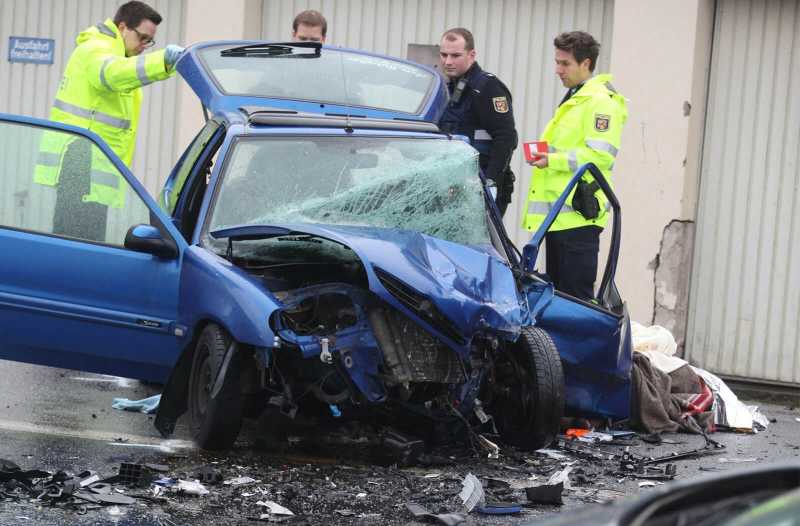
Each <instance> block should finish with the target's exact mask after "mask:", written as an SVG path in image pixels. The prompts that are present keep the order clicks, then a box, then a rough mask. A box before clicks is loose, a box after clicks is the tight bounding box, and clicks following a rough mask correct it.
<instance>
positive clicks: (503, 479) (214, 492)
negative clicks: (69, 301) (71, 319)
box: [0, 361, 800, 526]
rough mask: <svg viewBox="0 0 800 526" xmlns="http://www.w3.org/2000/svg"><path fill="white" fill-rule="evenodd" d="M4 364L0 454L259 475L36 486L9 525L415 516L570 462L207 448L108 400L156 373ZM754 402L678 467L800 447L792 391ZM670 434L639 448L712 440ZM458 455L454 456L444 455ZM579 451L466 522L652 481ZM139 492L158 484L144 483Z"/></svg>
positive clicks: (632, 489)
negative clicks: (120, 497) (179, 484)
mask: <svg viewBox="0 0 800 526" xmlns="http://www.w3.org/2000/svg"><path fill="white" fill-rule="evenodd" d="M0 373H2V375H3V382H2V385H1V386H0V395H1V396H0V458H3V459H8V460H11V461H14V462H16V463H17V464H19V465H20V466H21V467H22V468H23V469H32V468H40V469H44V470H47V471H51V472H55V471H58V470H64V471H67V472H72V473H78V472H80V471H83V470H86V469H89V470H93V471H97V472H98V473H99V474H101V475H103V476H110V475H113V474H115V472H116V471H115V470H116V469H117V467H118V466H119V464H120V463H121V462H150V463H157V464H165V465H166V466H167V468H168V475H169V476H172V477H184V478H189V477H191V475H192V474H194V473H195V472H196V471H197V470H198V469H199V468H201V467H203V466H211V467H213V468H216V469H219V470H220V471H221V473H222V475H223V476H224V478H226V479H228V478H233V477H237V476H250V477H252V478H254V479H256V480H259V481H260V482H257V483H253V484H248V485H245V486H239V487H231V486H220V485H214V486H212V485H208V486H207V487H208V489H209V490H210V491H211V493H210V494H209V495H207V496H204V497H191V496H178V495H173V494H168V495H167V496H166V500H164V501H162V502H160V503H155V502H152V500H151V501H148V500H139V501H138V502H137V504H134V505H129V506H111V507H98V508H97V509H88V510H78V511H75V510H62V509H53V508H51V507H47V506H42V504H41V502H31V501H28V500H27V499H22V500H10V499H9V500H5V501H3V500H2V499H0V524H4V525H6V524H78V525H90V524H91V525H94V524H97V525H101V524H115V525H127V524H130V525H133V524H141V525H169V524H200V525H203V524H220V523H225V524H255V522H253V521H252V520H251V518H253V517H259V515H260V514H261V513H263V511H264V510H263V507H260V506H258V505H256V502H258V501H259V500H262V501H266V500H272V501H275V502H278V503H281V504H283V505H285V506H287V507H288V508H290V509H292V510H293V511H294V512H295V513H296V514H297V515H299V516H300V517H296V518H295V519H294V520H292V521H291V524H293V525H294V524H381V525H382V526H385V525H389V524H409V523H412V520H411V519H412V518H411V515H410V514H409V513H408V511H407V510H406V509H405V503H406V502H418V503H421V504H423V505H425V506H426V507H427V508H428V509H429V510H431V511H433V512H445V511H459V507H458V504H459V500H458V497H457V493H458V492H459V491H460V489H461V481H462V480H463V478H464V476H465V475H466V474H467V473H468V472H472V473H475V474H476V475H478V476H479V477H481V478H482V479H483V480H486V479H487V478H493V479H496V480H497V481H499V482H495V483H493V487H492V488H490V491H491V492H493V493H494V494H495V496H496V497H497V498H498V499H511V500H516V501H520V502H524V501H525V498H524V493H523V492H522V491H521V490H519V489H515V488H519V487H522V486H526V485H533V484H539V483H541V482H543V481H544V480H546V479H547V478H548V477H549V476H550V475H552V473H554V472H556V471H558V470H560V469H562V468H563V464H562V463H561V462H558V461H554V460H550V459H547V458H545V457H541V456H536V455H524V454H521V453H516V452H514V451H511V450H508V449H504V451H503V455H501V457H500V459H498V460H485V459H484V460H481V459H475V458H472V457H469V456H466V455H467V452H464V451H462V452H460V453H459V452H458V451H450V452H448V454H447V455H445V458H442V459H440V460H443V461H445V463H444V464H441V463H439V464H437V465H431V466H425V467H414V468H402V469H401V468H397V467H393V466H381V465H378V464H376V463H375V460H374V459H372V458H370V457H369V456H367V455H366V452H365V451H362V450H361V449H360V448H359V444H357V443H354V444H351V446H350V447H346V448H341V449H340V450H339V453H336V450H335V449H329V450H326V451H325V452H324V453H322V452H320V451H319V450H318V449H315V448H312V450H310V451H309V450H308V449H305V450H304V449H303V447H302V443H300V444H297V445H295V446H292V447H291V448H290V449H288V450H287V449H286V447H283V449H282V450H281V451H276V450H274V449H269V450H264V448H262V447H258V446H259V445H258V443H257V442H258V440H257V438H258V436H259V435H258V433H257V426H256V425H253V424H251V425H249V426H248V428H247V429H245V431H244V432H243V434H242V437H241V439H240V441H239V443H238V444H237V447H236V448H235V449H234V450H233V451H231V452H229V453H227V454H225V455H219V456H212V455H208V454H204V453H202V452H200V451H198V450H196V449H195V448H194V447H193V446H192V444H191V442H190V441H189V440H188V434H187V430H186V428H185V425H179V427H178V430H177V433H176V436H175V438H174V440H170V441H163V440H161V439H160V437H159V436H158V434H157V433H156V431H155V429H154V428H153V427H152V417H149V416H147V415H141V414H136V413H127V412H120V411H115V410H113V409H111V401H112V399H113V398H114V397H125V398H131V399H139V398H144V397H146V396H149V395H151V394H153V393H155V392H157V389H158V388H157V387H155V386H146V385H142V384H139V383H138V382H133V381H127V380H122V379H118V378H111V377H104V376H98V375H90V374H84V373H77V372H73V371H64V370H57V369H49V368H42V367H35V366H28V365H22V364H16V363H11V362H4V361H0ZM757 403H758V404H760V406H761V407H762V411H763V412H764V413H765V414H766V415H767V416H768V417H769V418H772V419H774V422H773V423H771V424H770V427H769V429H768V430H767V431H766V432H763V433H760V434H758V435H740V434H729V433H725V434H723V433H719V434H716V435H714V436H713V438H714V439H715V440H717V441H719V442H721V443H723V444H725V445H726V446H727V447H726V449H725V450H724V451H723V452H719V453H717V454H715V455H712V456H706V457H703V458H699V459H690V460H681V461H676V462H675V464H676V466H677V478H679V479H686V478H692V477H697V476H703V475H707V474H709V473H710V472H716V471H722V470H730V469H736V468H737V467H740V466H747V465H753V464H754V463H764V462H769V461H786V460H789V459H796V458H797V457H798V456H800V420H799V419H800V411H797V410H795V409H794V407H793V406H794V402H793V401H792V400H791V399H783V400H771V401H767V402H764V401H761V402H757ZM181 424H183V423H181ZM667 438H668V439H669V440H671V441H673V442H674V443H668V444H662V445H660V446H652V445H650V444H645V443H643V442H641V441H639V440H637V441H635V442H633V443H632V445H631V446H630V450H631V451H634V452H636V453H638V454H643V455H648V456H659V455H665V454H670V453H672V452H675V451H683V450H687V449H695V448H698V447H701V446H703V443H704V440H703V438H702V437H699V436H694V435H683V434H682V435H669V436H667ZM602 449H603V451H604V452H605V453H604V454H605V455H608V456H610V455H612V454H615V453H620V452H621V451H622V449H623V446H605V447H604V448H602ZM334 455H335V456H336V457H338V458H334ZM449 455H452V456H453V457H454V458H446V457H447V456H449ZM570 458H571V459H572V460H576V461H577V462H576V463H575V464H573V466H572V468H573V482H572V486H573V488H572V489H570V490H568V491H565V493H564V501H565V503H564V506H562V507H557V506H552V505H538V506H530V507H525V508H524V509H523V513H521V514H520V515H518V516H515V517H499V518H497V517H487V516H483V515H477V514H472V515H470V516H469V523H470V524H519V523H523V522H528V521H531V520H535V519H537V518H539V517H542V516H545V515H547V514H550V513H554V512H562V513H564V512H569V511H570V510H573V509H575V508H577V507H578V506H583V505H586V504H587V503H592V502H601V501H607V500H615V499H618V498H622V497H624V496H626V495H628V496H630V495H635V494H637V493H639V492H641V491H648V490H647V489H646V488H640V487H639V481H637V480H635V479H627V478H623V477H619V476H616V475H613V474H611V472H613V471H614V470H615V469H616V466H617V465H618V462H616V461H597V460H594V461H592V460H589V459H586V458H582V457H576V456H574V455H571V456H570ZM576 470H578V475H579V477H578V482H576V481H575V477H574V475H575V473H576ZM581 482H582V483H581ZM506 484H510V487H508V488H507V487H505V485H506ZM126 493H127V494H131V493H137V490H127V491H126ZM138 493H141V494H142V495H149V496H152V493H150V491H149V489H148V490H138ZM80 512H85V514H80Z"/></svg>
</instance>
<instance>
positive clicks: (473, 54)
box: [468, 48, 478, 60]
mask: <svg viewBox="0 0 800 526" xmlns="http://www.w3.org/2000/svg"><path fill="white" fill-rule="evenodd" d="M477 54H478V52H477V51H475V49H474V48H473V49H470V50H469V53H468V55H469V58H471V59H472V60H475V56H476V55H477Z"/></svg>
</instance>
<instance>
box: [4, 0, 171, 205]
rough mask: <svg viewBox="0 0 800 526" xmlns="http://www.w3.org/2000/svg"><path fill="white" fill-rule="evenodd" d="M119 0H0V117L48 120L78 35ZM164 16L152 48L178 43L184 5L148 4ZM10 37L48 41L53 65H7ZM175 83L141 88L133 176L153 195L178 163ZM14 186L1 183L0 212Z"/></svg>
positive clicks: (106, 14) (109, 12)
mask: <svg viewBox="0 0 800 526" xmlns="http://www.w3.org/2000/svg"><path fill="white" fill-rule="evenodd" d="M123 2H124V0H3V1H2V2H0V112H6V113H17V114H23V115H31V116H34V117H41V118H47V116H48V115H49V113H50V106H51V105H52V103H53V97H54V96H55V93H56V89H57V88H58V83H59V81H60V80H61V74H62V72H63V71H64V66H65V65H66V63H67V60H68V59H69V56H70V54H71V53H72V51H73V49H74V48H75V37H76V36H77V35H78V33H79V32H80V31H81V30H83V29H85V28H87V27H89V26H90V25H93V24H96V23H97V22H99V21H102V20H105V19H106V18H111V17H113V16H114V13H116V11H117V7H118V6H119V5H120V4H122V3H123ZM147 3H148V4H150V5H151V6H153V7H154V8H155V9H156V10H157V11H158V12H159V13H160V14H161V16H162V17H163V19H164V20H163V21H162V22H161V24H160V25H159V27H158V32H157V33H156V41H157V48H160V47H163V46H164V45H165V44H168V43H181V40H182V35H183V16H182V13H183V4H184V2H183V0H169V1H167V0H148V2H147ZM10 36H28V37H39V38H52V39H54V40H55V57H54V63H53V64H52V65H41V64H20V63H13V64H12V63H9V62H8V39H9V37H10ZM178 82H179V80H178V79H177V78H174V79H170V80H167V81H165V82H157V83H154V84H151V85H150V86H147V87H145V88H144V104H143V105H142V112H141V116H140V121H139V133H138V137H137V144H136V154H135V156H134V163H133V173H134V174H135V175H136V176H137V177H138V178H139V180H140V181H142V182H143V183H144V184H145V186H146V187H147V188H148V190H149V191H150V192H151V193H152V194H155V192H156V191H157V189H158V188H159V187H160V185H161V183H162V182H163V181H164V180H165V179H166V177H167V175H168V174H169V171H170V169H171V168H172V165H173V164H174V162H175V160H176V159H177V153H178V152H177V151H176V150H177V148H178V145H177V144H176V127H175V122H176V120H177V119H176V117H177V115H175V108H176V107H177V94H178ZM16 185H17V183H16V182H11V181H3V180H0V207H6V206H8V205H10V203H11V201H10V197H9V196H10V195H12V194H14V193H15V191H16V190H15V189H14V187H15V186H16Z"/></svg>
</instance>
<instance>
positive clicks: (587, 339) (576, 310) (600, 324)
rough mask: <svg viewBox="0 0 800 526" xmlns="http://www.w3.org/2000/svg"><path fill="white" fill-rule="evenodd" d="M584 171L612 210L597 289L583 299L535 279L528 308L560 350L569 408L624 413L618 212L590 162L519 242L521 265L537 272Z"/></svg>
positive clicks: (626, 337) (626, 335) (624, 315)
mask: <svg viewBox="0 0 800 526" xmlns="http://www.w3.org/2000/svg"><path fill="white" fill-rule="evenodd" d="M587 172H588V173H589V174H590V175H591V176H592V177H594V179H595V180H596V181H597V183H598V184H599V185H600V188H601V190H602V191H603V193H605V195H606V197H607V198H608V202H609V204H610V205H611V207H612V210H613V216H612V230H611V246H610V249H609V252H608V260H607V262H606V268H605V271H604V272H603V278H602V281H601V282H600V288H599V289H598V291H597V295H596V297H595V299H594V301H591V302H586V301H582V300H579V299H577V298H574V297H572V296H570V295H568V294H564V293H562V292H559V291H557V290H556V291H555V292H553V288H552V286H551V285H550V286H536V284H534V286H532V287H530V288H529V289H528V294H527V295H528V301H529V304H530V305H531V306H532V307H533V308H532V311H533V312H536V313H537V318H536V325H537V326H538V327H541V328H543V329H545V330H546V331H547V332H548V333H549V334H550V336H551V337H552V338H553V341H554V342H555V344H556V347H557V348H558V352H559V354H560V355H561V361H562V364H563V366H564V376H565V388H566V406H567V411H568V412H572V413H575V414H580V415H587V414H591V415H597V416H604V417H610V418H615V419H622V418H627V417H628V416H629V413H630V393H631V380H630V374H631V366H632V345H631V336H630V317H629V315H628V310H627V307H626V306H625V303H624V302H623V301H622V299H621V298H620V295H619V292H618V291H617V287H616V285H615V284H614V275H615V274H616V270H617V260H618V258H619V246H620V236H621V228H620V227H621V223H622V216H621V211H620V206H619V201H618V200H617V197H616V195H614V192H613V190H612V189H611V186H610V185H609V184H608V182H607V181H606V180H605V178H604V177H603V174H602V173H601V172H600V170H599V169H598V168H597V167H596V166H595V165H594V164H592V163H588V164H585V165H583V166H581V167H580V168H579V169H578V171H577V172H576V173H575V175H574V176H573V178H572V179H571V180H570V182H569V184H568V185H567V187H566V188H565V189H564V192H563V193H562V194H561V196H560V197H559V198H558V200H557V201H556V203H555V205H554V206H553V207H552V208H551V209H550V212H549V213H548V214H547V217H545V220H544V221H543V222H542V224H541V225H540V226H539V229H538V230H537V231H536V233H535V234H534V235H533V237H532V238H531V241H530V242H529V243H528V244H526V245H525V247H524V248H523V251H522V260H523V261H522V266H523V270H524V271H525V272H526V273H528V274H532V275H534V276H536V274H535V272H534V268H535V266H536V259H537V256H538V254H539V248H540V246H541V244H542V241H543V240H544V236H545V234H546V233H547V231H548V230H549V229H550V226H551V225H552V224H553V222H554V221H555V219H556V216H557V215H558V212H559V211H560V210H561V207H562V206H564V203H565V201H566V200H567V196H569V194H570V192H571V191H572V189H573V188H574V187H575V185H577V183H578V181H579V180H580V179H581V177H583V175H584V174H586V173H587ZM537 279H538V278H537ZM539 285H541V283H539ZM534 306H535V307H534Z"/></svg>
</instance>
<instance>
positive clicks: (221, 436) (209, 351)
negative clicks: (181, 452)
mask: <svg viewBox="0 0 800 526" xmlns="http://www.w3.org/2000/svg"><path fill="white" fill-rule="evenodd" d="M232 345H235V343H234V342H233V340H232V339H231V337H230V336H229V335H228V334H227V333H226V332H225V331H224V330H223V329H222V328H221V327H220V326H218V325H214V324H211V325H208V326H207V327H206V328H205V329H203V332H202V333H200V337H199V338H198V340H197V344H196V346H195V350H194V359H193V361H192V373H191V376H190V377H189V416H190V419H191V423H190V427H191V431H192V438H194V441H195V442H196V443H197V445H198V446H200V447H201V448H203V449H211V450H219V449H228V448H230V447H231V446H233V444H234V442H236V437H237V436H239V430H240V429H241V427H242V420H243V415H244V400H243V397H242V392H241V386H240V385H239V378H240V376H241V357H240V353H239V352H238V350H237V349H236V348H233V349H231V356H230V358H229V360H230V361H229V363H228V367H227V372H226V373H225V377H224V378H223V379H222V386H221V388H220V389H219V391H218V392H217V393H212V389H213V387H214V382H215V380H216V377H217V373H218V371H219V370H220V367H221V366H222V364H223V361H224V360H225V355H226V353H227V352H228V349H229V348H230V347H231V346H232ZM212 395H213V396H212Z"/></svg>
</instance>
